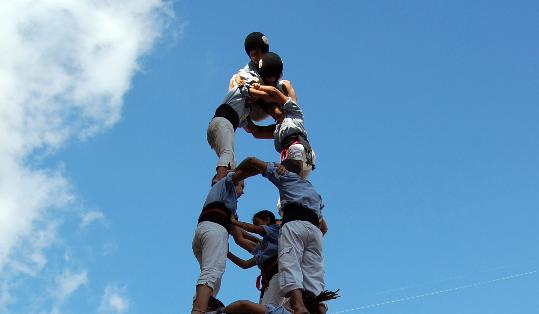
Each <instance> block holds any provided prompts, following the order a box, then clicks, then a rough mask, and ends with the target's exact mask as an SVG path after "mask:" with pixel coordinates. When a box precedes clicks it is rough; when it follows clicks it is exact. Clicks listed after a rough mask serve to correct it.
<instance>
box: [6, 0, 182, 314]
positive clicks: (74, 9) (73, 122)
mask: <svg viewBox="0 0 539 314" xmlns="http://www.w3.org/2000/svg"><path fill="white" fill-rule="evenodd" d="M172 16H173V14H172V9H171V7H170V5H169V4H166V3H164V2H163V1H161V0H131V1H122V0H107V1H105V0H102V1H101V0H97V1H95V0H42V1H37V2H36V1H32V0H7V1H1V2H0V282H2V285H1V286H0V311H2V310H3V309H6V307H7V306H9V304H11V303H13V302H17V298H16V293H14V291H13V289H14V288H12V286H20V285H19V284H16V285H12V284H11V283H13V282H18V281H20V280H24V278H25V277H28V276H29V277H39V274H40V272H41V271H42V270H43V268H45V267H47V262H48V257H47V249H48V248H50V247H51V246H52V245H53V244H54V243H57V242H58V241H59V238H61V235H58V226H59V225H61V223H62V220H63V219H62V215H65V214H66V212H67V211H68V210H67V211H66V208H67V209H68V208H69V205H70V204H74V203H75V202H76V197H75V196H74V193H73V192H72V185H71V183H70V182H69V181H68V180H67V179H66V178H65V176H64V174H63V170H62V168H61V167H60V166H56V167H55V166H52V167H49V168H44V166H42V164H43V162H42V161H43V160H44V159H45V158H46V157H47V156H50V155H51V154H54V152H55V151H57V150H58V149H60V148H62V147H64V146H65V145H66V144H67V143H69V141H70V140H77V139H85V138H88V137H90V136H94V135H96V134H99V133H102V132H104V131H106V130H107V129H109V128H110V127H112V126H113V125H114V124H115V123H116V122H118V121H119V119H120V117H121V111H122V105H123V104H122V99H123V96H124V95H125V93H126V92H127V91H128V89H129V88H130V84H131V80H132V78H133V75H134V74H135V73H136V72H137V70H139V63H140V58H141V57H142V56H144V55H145V54H147V53H148V52H149V51H150V50H151V48H152V47H153V46H154V45H155V43H156V41H157V40H158V38H159V37H160V36H161V34H162V32H163V28H164V26H165V25H166V24H167V23H168V22H169V21H170V20H171V17H172ZM99 219H103V216H102V213H101V214H100V212H91V213H89V214H88V215H86V216H85V217H84V219H83V221H82V222H81V226H82V227H84V226H86V225H88V224H89V223H91V222H92V221H95V220H99ZM60 269H63V268H62V267H60ZM60 272H61V271H60ZM49 273H50V272H49ZM63 275H65V273H64V274H63ZM86 276H87V275H86V273H84V276H83V277H80V278H79V277H77V278H76V279H80V280H82V279H84V280H82V281H80V280H79V281H78V282H79V283H81V284H82V283H84V282H85V281H87V280H88V278H87V277H86ZM59 278H61V277H59ZM71 279H73V278H71ZM51 281H52V282H54V278H51ZM70 282H71V281H70ZM67 288H69V287H67ZM67 288H66V289H67ZM68 290H69V289H68ZM66 291H67V290H66ZM68 295H70V293H69V294H68Z"/></svg>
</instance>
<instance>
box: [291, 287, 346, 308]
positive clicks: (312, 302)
mask: <svg viewBox="0 0 539 314" xmlns="http://www.w3.org/2000/svg"><path fill="white" fill-rule="evenodd" d="M339 290H340V289H337V291H329V290H324V291H322V292H321V293H320V294H319V295H315V294H314V293H313V292H312V291H309V290H301V296H302V297H303V304H305V307H306V308H307V311H309V313H311V314H321V313H320V303H322V302H324V301H329V300H334V299H337V298H338V297H339V295H338V294H337V292H339Z"/></svg>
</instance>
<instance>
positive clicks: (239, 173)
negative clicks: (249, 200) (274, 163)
mask: <svg viewBox="0 0 539 314" xmlns="http://www.w3.org/2000/svg"><path fill="white" fill-rule="evenodd" d="M266 169H267V165H266V163H265V162H263V161H262V160H260V159H257V158H255V157H247V158H245V159H244V160H243V161H242V162H241V163H240V164H239V166H238V167H237V168H236V169H235V170H234V175H233V176H232V181H233V182H234V184H237V183H239V182H240V181H242V180H244V179H247V178H249V177H252V176H255V175H257V174H261V173H264V172H266Z"/></svg>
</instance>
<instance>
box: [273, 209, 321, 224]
mask: <svg viewBox="0 0 539 314" xmlns="http://www.w3.org/2000/svg"><path fill="white" fill-rule="evenodd" d="M282 211H283V224H282V225H283V226H284V224H286V223H287V222H290V221H294V220H302V221H308V222H310V223H312V224H313V225H315V226H316V227H320V221H319V218H318V215H317V214H316V213H315V212H314V211H313V210H311V209H308V208H306V207H303V206H301V205H299V204H286V206H284V207H283V208H282Z"/></svg>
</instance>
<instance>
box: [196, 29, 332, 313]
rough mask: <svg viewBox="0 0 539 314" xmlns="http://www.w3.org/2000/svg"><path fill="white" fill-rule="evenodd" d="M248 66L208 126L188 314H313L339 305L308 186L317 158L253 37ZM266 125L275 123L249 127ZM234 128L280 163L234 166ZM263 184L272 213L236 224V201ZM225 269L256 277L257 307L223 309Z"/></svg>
mask: <svg viewBox="0 0 539 314" xmlns="http://www.w3.org/2000/svg"><path fill="white" fill-rule="evenodd" d="M245 52H246V53H247V55H248V56H249V58H250V61H249V63H248V64H247V65H246V66H245V67H244V68H242V69H240V70H239V71H238V73H236V74H234V76H233V77H232V78H231V80H230V83H229V91H228V93H227V94H226V96H225V99H224V100H223V102H222V104H221V105H220V106H219V107H217V109H216V110H215V115H214V116H213V118H212V119H211V121H210V124H209V125H208V132H207V136H208V143H209V144H210V146H211V148H212V149H213V150H215V152H216V154H217V156H218V161H217V167H216V174H215V176H214V177H213V178H212V187H211V189H210V191H209V192H208V196H207V197H206V201H205V202H204V206H203V208H202V212H201V214H200V216H199V219H198V225H197V227H196V230H195V236H194V238H193V253H194V255H195V257H196V259H197V261H198V263H199V264H200V276H199V277H198V280H197V283H196V296H195V299H194V301H193V308H192V310H191V314H198V313H228V314H246V313H249V314H251V313H252V314H266V313H271V314H283V313H288V314H290V313H294V314H308V313H311V314H318V313H321V314H322V313H326V312H327V305H326V304H325V303H324V301H327V300H331V299H335V298H336V297H338V295H337V291H335V292H332V291H327V290H324V258H323V248H322V247H323V246H322V241H323V240H322V238H323V234H324V233H325V232H326V231H327V225H326V223H325V221H324V219H323V218H322V208H323V207H324V205H323V203H322V198H321V196H320V195H319V194H318V193H317V191H316V189H315V188H314V187H313V185H312V184H311V183H310V182H309V181H308V180H307V177H308V176H309V174H310V173H311V171H312V170H313V169H314V168H315V161H316V156H315V153H314V151H313V149H312V148H311V145H310V143H309V140H308V139H307V131H306V130H305V125H304V119H303V111H302V110H301V108H300V107H299V106H298V104H297V99H296V95H295V92H294V89H293V87H292V85H291V83H290V82H289V81H287V80H282V72H283V63H282V60H281V58H280V57H279V55H277V54H276V53H274V52H269V44H268V39H267V37H266V36H265V35H264V34H262V33H260V32H253V33H251V34H249V35H248V36H247V37H246V38H245ZM268 115H269V116H271V117H272V118H273V119H274V120H275V123H274V124H271V125H268V126H262V125H257V124H255V123H254V122H253V120H254V121H255V122H258V121H262V120H264V119H265V118H266V117H267V116H268ZM238 127H241V128H243V129H244V130H245V131H246V132H248V133H251V134H252V135H253V136H254V137H255V138H258V139H273V140H274V145H275V149H276V150H277V152H278V153H279V154H280V163H275V162H264V161H261V160H259V159H257V158H255V157H248V158H246V159H244V160H243V161H242V162H241V163H240V164H239V165H237V166H236V156H235V153H234V134H235V132H236V129H237V128H238ZM259 174H261V175H262V176H264V177H265V178H267V179H268V180H269V181H270V182H271V183H272V184H273V185H275V187H276V188H277V189H278V191H279V198H278V201H277V210H278V212H279V214H280V215H281V217H282V219H280V220H276V219H275V215H274V214H273V213H272V212H270V211H267V210H263V211H260V212H258V213H256V214H255V215H254V217H253V219H252V224H251V223H246V222H241V221H238V220H237V219H238V216H237V214H236V209H237V202H238V198H239V197H240V196H241V195H242V194H243V187H244V180H245V179H247V178H249V177H252V176H255V175H259ZM229 234H231V235H232V236H233V238H234V241H235V242H236V243H237V244H238V245H239V246H240V247H241V248H243V249H245V250H247V251H248V252H250V253H251V254H252V255H253V258H251V259H249V260H243V259H241V258H239V257H237V256H236V255H234V254H233V253H232V252H229V247H228V236H229ZM227 259H229V260H230V261H232V262H233V263H234V264H236V265H238V266H239V267H241V268H250V267H254V266H255V265H256V266H258V267H259V268H260V271H261V275H260V276H259V277H258V281H257V287H258V288H259V290H260V300H259V303H254V302H250V301H236V302H233V303H231V304H229V305H228V306H226V307H225V306H224V305H223V304H222V303H221V302H220V301H219V300H218V299H217V298H216V296H217V293H218V292H219V287H220V284H221V278H222V276H223V273H224V271H225V264H226V261H227Z"/></svg>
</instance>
